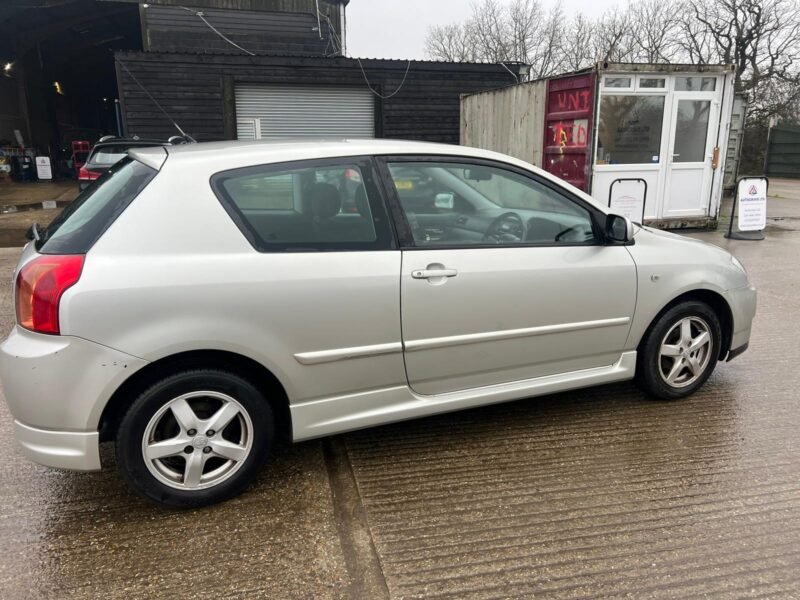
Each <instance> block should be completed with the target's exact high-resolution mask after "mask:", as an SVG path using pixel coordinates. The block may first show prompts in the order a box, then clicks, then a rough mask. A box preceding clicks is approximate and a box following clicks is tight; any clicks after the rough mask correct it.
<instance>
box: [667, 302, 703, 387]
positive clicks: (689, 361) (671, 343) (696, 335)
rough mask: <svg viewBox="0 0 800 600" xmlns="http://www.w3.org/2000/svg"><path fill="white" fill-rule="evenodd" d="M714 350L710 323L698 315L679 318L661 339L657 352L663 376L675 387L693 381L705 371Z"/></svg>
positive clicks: (684, 385)
mask: <svg viewBox="0 0 800 600" xmlns="http://www.w3.org/2000/svg"><path fill="white" fill-rule="evenodd" d="M713 350H714V340H713V337H712V335H711V328H710V327H709V325H708V323H706V322H705V321H704V320H703V319H701V318H699V317H685V318H683V319H681V320H679V321H678V322H677V323H675V324H674V325H673V326H672V327H671V328H670V329H669V331H668V332H667V335H665V336H664V339H663V340H662V342H661V347H660V349H659V356H658V363H659V373H660V374H661V378H662V379H663V380H664V381H665V382H666V383H667V385H669V386H672V387H674V388H683V387H686V386H689V385H691V384H693V383H694V382H695V381H697V380H698V379H699V378H700V377H701V376H702V375H703V373H704V372H705V370H706V367H707V366H708V363H709V361H710V360H711V356H712V352H713Z"/></svg>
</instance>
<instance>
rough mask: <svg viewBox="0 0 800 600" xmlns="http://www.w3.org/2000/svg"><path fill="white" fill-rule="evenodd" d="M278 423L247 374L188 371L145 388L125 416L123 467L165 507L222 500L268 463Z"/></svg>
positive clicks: (120, 448) (119, 447) (136, 486)
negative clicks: (247, 378)
mask: <svg viewBox="0 0 800 600" xmlns="http://www.w3.org/2000/svg"><path fill="white" fill-rule="evenodd" d="M214 427H217V428H218V430H213V431H212V429H213V428H214ZM274 427H275V425H274V418H273V415H272V410H271V408H270V406H269V403H268V402H267V400H266V398H264V395H263V394H262V393H261V392H260V391H259V390H258V389H257V388H256V387H255V386H254V385H253V384H252V383H250V382H249V381H247V380H246V379H243V378H241V377H239V376H238V375H234V374H233V373H229V372H226V371H218V370H211V369H201V370H191V371H184V372H181V373H177V374H174V375H171V376H169V377H167V378H165V379H162V380H161V381H159V382H158V383H156V384H154V385H153V386H151V387H150V388H148V389H147V390H145V391H144V392H143V393H142V394H141V395H139V397H138V398H137V399H136V400H135V401H134V402H133V404H132V405H131V406H130V408H129V409H128V411H127V412H126V413H125V416H123V418H122V420H121V422H120V425H119V429H118V430H117V438H116V455H117V466H118V468H119V471H120V474H121V475H122V478H123V479H124V480H125V481H126V482H127V483H128V484H129V485H130V486H131V488H133V490H134V491H136V492H138V493H139V494H141V495H142V496H144V497H145V498H148V499H149V500H152V501H153V502H156V503H158V504H162V505H165V506H171V507H176V508H193V507H198V506H205V505H208V504H214V503H217V502H221V501H223V500H227V499H229V498H232V497H233V496H236V495H238V494H239V493H241V492H242V491H243V490H244V489H245V488H246V487H247V486H248V485H249V484H250V482H251V481H252V480H253V478H254V477H255V476H256V474H257V473H258V471H259V469H260V468H261V466H262V465H263V464H264V462H265V461H266V458H267V455H268V453H269V450H270V447H271V445H272V440H273V438H274ZM207 428H208V429H207Z"/></svg>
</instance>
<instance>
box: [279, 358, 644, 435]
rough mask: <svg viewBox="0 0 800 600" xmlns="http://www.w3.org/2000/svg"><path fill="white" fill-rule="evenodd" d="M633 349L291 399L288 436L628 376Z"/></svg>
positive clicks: (423, 414) (633, 364)
mask: <svg viewBox="0 0 800 600" xmlns="http://www.w3.org/2000/svg"><path fill="white" fill-rule="evenodd" d="M635 372H636V351H635V350H634V351H630V352H623V353H622V354H621V355H620V358H619V360H618V361H617V362H616V363H615V364H613V365H610V366H607V367H596V368H593V369H583V370H581V371H572V372H570V373H559V374H557V375H547V376H545V377H537V378H536V379H525V380H522V381H514V382H511V383H502V384H498V385H492V386H486V387H480V388H472V389H469V390H460V391H456V392H448V393H446V394H438V395H436V396H421V395H419V394H415V393H414V392H413V391H412V390H411V389H410V388H409V387H408V386H396V387H390V388H383V389H378V390H370V391H368V392H360V393H358V394H348V395H345V396H336V397H333V398H322V399H320V400H310V401H308V402H302V403H299V404H292V405H291V413H292V425H293V438H294V441H296V442H299V441H301V440H308V439H312V438H317V437H322V436H326V435H332V434H336V433H343V432H345V431H353V430H355V429H364V428H366V427H372V426H374V425H385V424H387V423H394V422H397V421H405V420H408V419H416V418H418V417H426V416H429V415H436V414H440V413H446V412H452V411H456V410H461V409H465V408H473V407H476V406H483V405H486V404H496V403H499V402H508V401H511V400H520V399H522V398H530V397H533V396H543V395H545V394H554V393H556V392H563V391H567V390H572V389H576V388H582V387H589V386H593V385H600V384H603V383H611V382H614V381H624V380H626V379H633V376H634V374H635Z"/></svg>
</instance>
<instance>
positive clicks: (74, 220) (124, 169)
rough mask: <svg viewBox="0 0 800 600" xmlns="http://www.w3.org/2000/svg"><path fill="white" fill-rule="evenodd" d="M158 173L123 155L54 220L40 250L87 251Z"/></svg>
mask: <svg viewBox="0 0 800 600" xmlns="http://www.w3.org/2000/svg"><path fill="white" fill-rule="evenodd" d="M156 174H157V171H156V170H155V169H152V168H150V167H148V166H147V165H144V164H142V163H140V162H138V161H135V160H133V159H132V158H127V157H126V158H123V159H122V160H121V161H120V162H118V163H117V164H115V165H114V166H113V167H111V168H110V169H108V170H107V171H106V172H105V173H104V174H103V175H102V176H101V177H100V178H99V179H97V181H95V182H94V183H93V184H92V185H90V186H89V187H87V188H86V189H85V190H84V191H83V192H82V193H81V194H80V195H79V196H78V197H77V198H76V199H75V200H74V201H73V202H72V204H70V205H69V206H67V207H66V208H65V209H64V210H63V212H62V213H61V214H60V215H58V216H57V217H56V218H55V219H54V220H53V222H52V223H50V225H49V226H48V227H47V228H46V229H45V230H44V231H43V232H42V234H41V237H40V239H39V241H38V242H36V249H37V250H38V251H39V252H41V253H43V254H85V253H86V252H88V251H89V248H91V247H92V246H93V245H94V243H95V242H96V241H97V240H98V239H99V238H100V236H101V235H103V232H105V230H106V229H108V227H109V226H110V225H111V224H112V223H113V222H114V220H115V219H116V218H117V217H118V216H119V215H120V214H122V211H124V210H125V209H126V208H127V207H128V205H129V204H130V203H131V202H132V201H133V199H134V198H136V196H138V195H139V193H140V192H141V191H142V190H143V189H144V188H145V186H146V185H147V184H148V183H150V181H151V180H152V179H153V177H155V176H156Z"/></svg>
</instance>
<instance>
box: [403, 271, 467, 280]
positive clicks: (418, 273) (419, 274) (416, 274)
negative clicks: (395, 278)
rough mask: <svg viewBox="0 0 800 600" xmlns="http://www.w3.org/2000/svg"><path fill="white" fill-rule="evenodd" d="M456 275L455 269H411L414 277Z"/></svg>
mask: <svg viewBox="0 0 800 600" xmlns="http://www.w3.org/2000/svg"><path fill="white" fill-rule="evenodd" d="M456 275H458V271H457V270H456V269H417V270H416V271H411V277H413V278H414V279H435V278H437V277H455V276H456Z"/></svg>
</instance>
